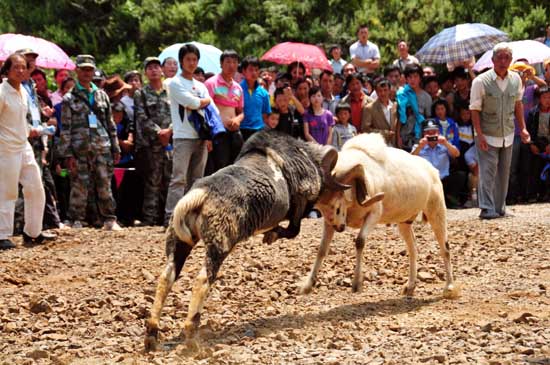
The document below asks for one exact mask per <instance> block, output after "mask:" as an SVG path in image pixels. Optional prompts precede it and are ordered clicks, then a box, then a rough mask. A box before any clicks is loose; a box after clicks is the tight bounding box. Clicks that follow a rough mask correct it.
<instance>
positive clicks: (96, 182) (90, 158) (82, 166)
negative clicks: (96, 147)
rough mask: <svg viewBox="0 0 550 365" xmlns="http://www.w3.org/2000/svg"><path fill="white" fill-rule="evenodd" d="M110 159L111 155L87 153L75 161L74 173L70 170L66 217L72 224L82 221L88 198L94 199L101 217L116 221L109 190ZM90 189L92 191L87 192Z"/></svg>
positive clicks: (111, 172)
mask: <svg viewBox="0 0 550 365" xmlns="http://www.w3.org/2000/svg"><path fill="white" fill-rule="evenodd" d="M112 177H113V158H112V155H111V153H110V152H109V153H99V152H90V153H88V155H84V156H79V157H77V159H76V171H71V194H70V197H69V217H70V219H71V220H73V221H83V222H84V221H85V220H86V207H87V205H88V204H89V203H88V201H89V200H93V199H89V198H90V197H89V195H90V194H92V195H93V197H95V200H96V205H97V209H98V211H99V214H100V216H101V218H102V219H103V220H104V221H105V220H111V219H116V215H115V208H116V205H115V200H114V198H113V192H112V190H111V178H112ZM90 187H93V189H90Z"/></svg>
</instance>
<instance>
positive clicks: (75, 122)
mask: <svg viewBox="0 0 550 365" xmlns="http://www.w3.org/2000/svg"><path fill="white" fill-rule="evenodd" d="M76 67H77V69H76V74H77V82H76V85H75V87H74V89H73V90H72V91H71V92H70V93H67V94H66V95H65V96H64V97H63V102H62V105H61V134H60V141H59V144H58V145H57V154H58V156H59V157H60V158H62V159H65V163H66V166H67V168H68V169H69V171H70V172H71V195H70V203H69V216H70V217H71V219H72V220H73V228H79V227H82V223H81V221H84V220H85V217H86V205H87V201H88V187H89V186H90V185H92V186H94V189H93V193H94V194H95V195H96V201H97V207H98V210H99V213H100V215H101V218H102V219H103V221H104V226H103V227H104V229H106V230H120V229H121V228H120V226H119V225H118V224H117V222H116V216H115V200H114V198H113V193H112V191H111V179H112V176H113V165H114V164H115V163H117V162H118V161H119V159H120V147H119V145H118V140H117V136H116V126H115V123H114V121H113V118H112V115H111V103H110V102H109V97H108V96H107V94H106V93H105V92H104V91H102V90H100V89H98V88H97V86H95V85H94V84H93V83H92V78H93V76H94V71H95V59H94V57H93V56H90V55H79V56H77V58H76Z"/></svg>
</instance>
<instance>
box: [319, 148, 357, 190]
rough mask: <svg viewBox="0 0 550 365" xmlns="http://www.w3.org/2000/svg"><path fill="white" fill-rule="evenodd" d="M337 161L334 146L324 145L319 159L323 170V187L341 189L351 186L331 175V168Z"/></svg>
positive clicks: (336, 152)
mask: <svg viewBox="0 0 550 365" xmlns="http://www.w3.org/2000/svg"><path fill="white" fill-rule="evenodd" d="M337 161H338V151H336V149H335V148H334V147H330V146H326V147H325V148H324V151H323V157H322V159H321V170H322V171H323V182H324V184H325V187H326V188H328V189H330V190H336V191H342V190H347V189H349V188H351V185H346V184H342V183H340V182H338V181H337V180H336V179H334V176H332V169H333V168H334V166H336V162H337Z"/></svg>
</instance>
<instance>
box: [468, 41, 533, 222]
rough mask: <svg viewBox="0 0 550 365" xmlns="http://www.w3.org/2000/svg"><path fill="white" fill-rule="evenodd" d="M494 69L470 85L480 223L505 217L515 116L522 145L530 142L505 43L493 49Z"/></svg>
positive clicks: (518, 83) (519, 90)
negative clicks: (477, 169) (475, 136)
mask: <svg viewBox="0 0 550 365" xmlns="http://www.w3.org/2000/svg"><path fill="white" fill-rule="evenodd" d="M492 61H493V69H492V70H489V71H487V72H485V73H483V74H481V75H479V76H478V77H476V78H475V79H474V81H473V83H472V91H471V95H470V110H471V111H472V124H473V126H474V128H475V132H476V135H477V140H476V147H477V153H478V158H479V169H480V179H479V192H478V197H479V207H480V208H481V212H480V215H479V216H480V218H481V219H494V218H499V217H503V216H504V215H505V214H506V194H507V192H508V179H509V175H510V163H511V159H512V143H513V141H514V115H515V117H516V120H517V123H518V128H519V130H520V136H521V140H522V142H523V143H527V142H529V140H530V137H529V132H528V131H527V129H526V128H525V121H524V116H523V104H522V102H521V98H522V92H523V90H522V86H521V78H520V77H519V75H518V74H517V73H515V72H509V71H508V67H510V64H511V63H512V49H511V48H510V46H508V45H507V44H506V43H499V44H497V45H496V46H495V47H494V48H493V57H492Z"/></svg>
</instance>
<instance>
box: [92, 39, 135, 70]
mask: <svg viewBox="0 0 550 365" xmlns="http://www.w3.org/2000/svg"><path fill="white" fill-rule="evenodd" d="M139 60H140V58H139V57H138V54H137V48H136V45H135V44H133V43H130V44H128V46H127V47H125V48H123V47H122V46H118V51H117V53H115V54H112V55H109V56H107V58H106V59H105V60H104V61H103V62H101V60H100V62H98V66H99V67H100V68H101V69H103V71H104V72H105V73H106V74H107V75H114V74H119V75H121V76H123V75H124V73H125V72H126V71H129V70H135V69H138V68H139V65H140V63H141V62H140V61H139Z"/></svg>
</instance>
